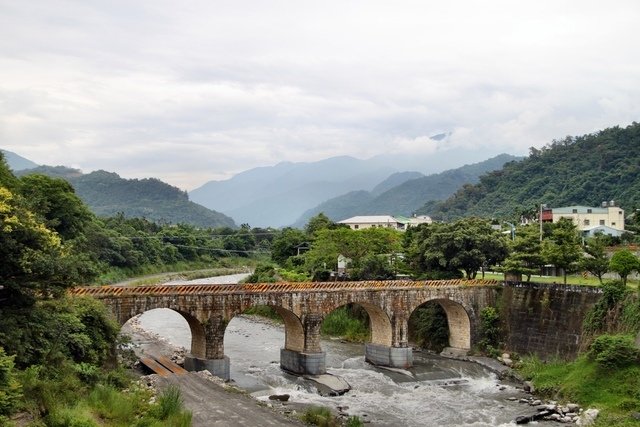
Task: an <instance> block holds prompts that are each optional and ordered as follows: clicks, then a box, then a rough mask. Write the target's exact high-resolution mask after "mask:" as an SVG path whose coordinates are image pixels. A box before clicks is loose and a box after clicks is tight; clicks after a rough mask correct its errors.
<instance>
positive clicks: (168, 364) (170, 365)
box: [153, 356, 189, 375]
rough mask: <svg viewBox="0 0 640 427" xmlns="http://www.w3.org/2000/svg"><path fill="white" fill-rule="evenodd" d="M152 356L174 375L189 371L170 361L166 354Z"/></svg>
mask: <svg viewBox="0 0 640 427" xmlns="http://www.w3.org/2000/svg"><path fill="white" fill-rule="evenodd" d="M153 358H154V359H156V360H157V361H158V362H160V364H162V366H164V367H165V368H167V369H168V370H170V371H171V372H172V373H174V374H176V375H185V374H188V373H189V371H187V370H186V369H184V368H183V367H182V366H180V365H177V364H176V363H174V362H173V361H171V359H169V358H168V357H167V356H153Z"/></svg>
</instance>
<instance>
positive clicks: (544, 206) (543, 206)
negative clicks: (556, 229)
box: [539, 203, 547, 242]
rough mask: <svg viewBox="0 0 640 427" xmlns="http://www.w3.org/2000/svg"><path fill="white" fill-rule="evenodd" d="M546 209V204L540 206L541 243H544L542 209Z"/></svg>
mask: <svg viewBox="0 0 640 427" xmlns="http://www.w3.org/2000/svg"><path fill="white" fill-rule="evenodd" d="M546 207H547V205H546V204H544V203H541V204H540V217H539V220H540V241H541V242H542V209H543V208H546Z"/></svg>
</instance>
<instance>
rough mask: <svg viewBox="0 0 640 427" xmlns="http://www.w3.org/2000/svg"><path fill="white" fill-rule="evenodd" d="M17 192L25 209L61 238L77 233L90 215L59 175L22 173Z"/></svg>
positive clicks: (72, 236)
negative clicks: (22, 199)
mask: <svg viewBox="0 0 640 427" xmlns="http://www.w3.org/2000/svg"><path fill="white" fill-rule="evenodd" d="M20 192H21V194H22V195H23V196H24V197H25V199H26V200H27V201H28V208H29V210H31V211H32V212H34V213H35V214H36V215H38V217H39V218H41V220H42V221H43V222H44V223H45V225H46V226H47V228H49V229H50V230H54V231H56V232H57V233H58V234H59V235H60V236H61V237H62V238H63V239H64V240H69V239H73V238H75V237H79V236H80V235H81V234H82V233H83V231H84V227H85V225H86V224H87V223H89V222H90V221H91V219H92V217H93V214H92V213H91V212H90V211H89V208H87V206H86V205H85V204H84V203H83V202H82V200H80V198H79V197H78V196H76V194H75V191H74V190H73V187H72V186H71V184H69V183H68V182H67V181H65V180H63V179H61V178H50V177H48V176H45V175H26V176H23V177H22V178H20Z"/></svg>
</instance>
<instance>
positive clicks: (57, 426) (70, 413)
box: [45, 408, 98, 427]
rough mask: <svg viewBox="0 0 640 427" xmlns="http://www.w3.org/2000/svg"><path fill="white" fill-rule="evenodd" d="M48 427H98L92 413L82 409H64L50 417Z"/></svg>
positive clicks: (47, 421)
mask: <svg viewBox="0 0 640 427" xmlns="http://www.w3.org/2000/svg"><path fill="white" fill-rule="evenodd" d="M45 420H46V421H45V422H46V425H47V427H97V426H98V423H96V421H94V420H93V418H92V416H91V413H89V412H88V411H86V410H84V409H82V408H62V409H59V410H57V411H55V412H54V413H52V414H50V415H48V416H47V417H46V419H45Z"/></svg>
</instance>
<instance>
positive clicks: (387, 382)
mask: <svg viewBox="0 0 640 427" xmlns="http://www.w3.org/2000/svg"><path fill="white" fill-rule="evenodd" d="M244 276H245V275H231V276H222V277H215V278H208V279H199V280H196V281H191V282H190V283H237V282H238V281H239V280H241V279H242V278H243V277H244ZM139 322H140V325H141V326H142V327H143V328H144V329H146V330H147V331H149V332H152V333H155V334H157V335H159V336H161V337H162V338H164V339H166V340H168V341H169V342H170V343H172V344H173V345H176V346H180V347H185V348H186V349H187V350H188V349H189V346H190V343H191V332H190V330H189V326H188V324H187V322H186V321H185V320H184V318H182V316H180V315H179V314H178V313H176V312H174V311H172V310H169V309H156V310H151V311H149V312H146V313H144V314H143V315H141V316H140V318H139ZM283 345H284V327H283V326H281V325H278V324H274V323H271V322H267V321H261V320H260V319H256V318H255V317H247V316H237V317H235V318H234V319H232V320H231V322H229V325H228V326H227V330H226V333H225V338H224V349H225V354H226V355H227V356H228V357H229V358H230V359H231V378H232V380H233V381H235V384H236V385H237V386H238V387H240V388H242V389H244V390H246V391H247V392H249V393H251V394H253V395H254V396H255V397H256V398H257V399H259V400H263V401H265V402H268V397H269V395H272V394H289V395H290V404H291V405H320V406H327V407H331V408H337V409H338V410H339V411H342V412H346V413H348V414H349V415H358V416H360V417H361V418H362V419H363V420H367V421H369V422H370V423H371V425H376V426H378V425H379V426H477V427H480V426H507V425H515V423H514V422H513V420H514V419H515V418H516V417H517V416H519V415H523V414H528V413H530V412H535V410H533V408H530V407H528V406H527V405H524V404H522V403H518V402H517V401H512V400H509V399H510V398H511V399H513V398H518V399H519V398H521V397H525V396H526V395H525V394H524V392H522V390H521V389H519V388H517V387H516V384H513V383H505V382H501V381H499V380H498V378H497V377H496V375H495V374H494V373H492V372H490V371H488V370H487V369H485V368H483V367H481V366H480V365H477V364H475V363H472V362H464V361H458V360H452V359H447V358H443V357H440V356H438V355H433V354H428V353H422V352H415V353H414V367H413V368H411V369H410V370H407V371H400V370H393V371H392V370H386V369H380V368H376V367H373V366H372V365H370V364H368V363H366V362H365V361H364V345H362V344H353V343H345V342H342V341H340V340H323V341H322V348H323V350H324V351H325V352H326V366H327V370H328V372H329V373H331V374H333V375H337V376H339V377H342V378H343V379H344V380H346V381H347V382H348V383H349V384H350V385H351V387H352V389H351V390H350V391H349V392H347V393H346V394H344V395H343V396H335V397H330V396H321V395H320V394H318V393H317V391H316V389H315V387H314V386H313V384H312V383H311V382H309V381H307V380H304V379H302V378H299V377H296V376H293V375H289V374H287V373H285V372H283V371H282V370H281V369H280V366H279V359H280V348H281V347H283ZM539 425H551V423H547V422H541V423H539Z"/></svg>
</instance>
